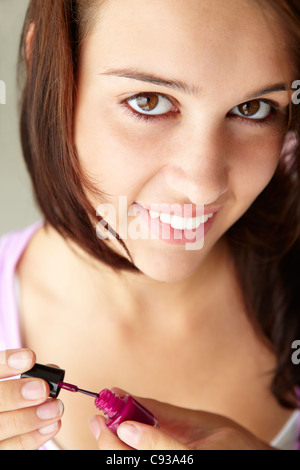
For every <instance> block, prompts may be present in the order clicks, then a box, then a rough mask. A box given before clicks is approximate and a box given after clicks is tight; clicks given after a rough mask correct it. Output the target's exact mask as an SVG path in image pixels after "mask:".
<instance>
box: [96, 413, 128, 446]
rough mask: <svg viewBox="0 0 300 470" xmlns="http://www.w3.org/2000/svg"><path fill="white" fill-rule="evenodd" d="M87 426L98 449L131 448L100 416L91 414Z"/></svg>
mask: <svg viewBox="0 0 300 470" xmlns="http://www.w3.org/2000/svg"><path fill="white" fill-rule="evenodd" d="M89 426H90V429H91V431H92V434H93V436H94V437H95V439H96V441H97V443H98V448H99V449H100V450H132V449H131V448H130V447H128V446H127V445H125V444H124V443H123V442H121V441H120V439H119V438H118V436H116V435H115V434H114V433H113V432H112V431H110V430H109V429H108V427H107V426H106V424H105V419H104V418H103V417H102V416H93V417H92V418H91V419H90V420H89Z"/></svg>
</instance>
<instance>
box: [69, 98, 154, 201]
mask: <svg viewBox="0 0 300 470" xmlns="http://www.w3.org/2000/svg"><path fill="white" fill-rule="evenodd" d="M110 114H111V113H109V112H106V110H105V107H101V105H99V106H98V107H97V108H95V105H94V104H91V103H90V106H89V103H88V100H86V102H85V103H84V106H82V107H80V106H78V108H77V112H76V117H75V143H76V148H77V151H78V155H79V160H80V163H81V165H82V166H83V168H84V169H85V170H86V171H87V172H88V174H89V175H91V176H92V177H93V179H94V180H95V181H96V183H97V185H98V186H99V189H100V190H103V191H104V192H107V193H109V194H112V195H116V194H122V195H129V194H130V192H134V191H135V192H136V191H139V189H141V188H142V187H143V185H145V184H146V182H147V180H149V179H150V178H151V177H152V176H153V175H154V174H155V171H156V170H155V169H154V165H153V163H154V160H153V156H154V155H159V153H158V152H159V146H158V145H157V150H156V149H155V148H154V147H155V146H154V145H153V140H152V141H151V142H150V140H148V139H147V137H145V136H142V135H138V134H137V133H136V132H135V133H134V134H133V132H132V128H131V129H126V127H124V126H118V125H116V119H115V118H114V117H113V116H110Z"/></svg>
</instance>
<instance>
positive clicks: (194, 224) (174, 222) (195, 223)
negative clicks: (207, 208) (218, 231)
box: [149, 211, 214, 230]
mask: <svg viewBox="0 0 300 470" xmlns="http://www.w3.org/2000/svg"><path fill="white" fill-rule="evenodd" d="M149 213H150V217H151V218H152V219H158V218H160V220H161V222H162V223H163V224H169V225H171V227H172V228H174V229H177V230H193V229H197V228H198V227H199V226H200V225H201V224H205V223H206V222H207V221H208V219H211V218H212V217H213V215H214V214H208V215H202V216H200V217H193V218H183V217H179V216H178V215H171V214H165V213H159V212H155V211H149Z"/></svg>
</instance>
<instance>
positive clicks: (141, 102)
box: [136, 95, 159, 111]
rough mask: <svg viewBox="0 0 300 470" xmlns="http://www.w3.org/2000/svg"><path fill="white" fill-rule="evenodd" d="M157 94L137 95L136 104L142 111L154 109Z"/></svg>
mask: <svg viewBox="0 0 300 470" xmlns="http://www.w3.org/2000/svg"><path fill="white" fill-rule="evenodd" d="M158 101H159V99H158V96H157V95H146V96H139V97H137V98H136V104H137V106H138V107H139V108H141V110H142V111H154V109H155V108H156V107H157V105H158Z"/></svg>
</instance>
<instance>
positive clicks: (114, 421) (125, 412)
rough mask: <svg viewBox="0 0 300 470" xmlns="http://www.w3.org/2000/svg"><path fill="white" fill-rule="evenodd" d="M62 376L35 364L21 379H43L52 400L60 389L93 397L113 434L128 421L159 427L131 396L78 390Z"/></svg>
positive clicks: (57, 371) (105, 390)
mask: <svg viewBox="0 0 300 470" xmlns="http://www.w3.org/2000/svg"><path fill="white" fill-rule="evenodd" d="M64 376H65V371H64V370H62V369H57V368H54V367H49V366H44V365H41V364H35V366H34V367H33V368H32V369H31V370H30V371H28V372H25V373H24V374H22V376H21V377H23V378H24V377H39V378H41V379H44V380H45V381H46V382H48V384H49V387H50V396H51V397H53V398H57V397H58V395H59V393H60V391H61V389H63V390H67V391H69V392H75V393H76V392H79V393H83V394H85V395H89V396H91V397H94V398H95V406H96V407H97V408H98V410H101V411H103V413H104V414H105V415H106V426H107V427H108V428H109V429H110V430H111V431H112V432H114V433H115V434H117V428H118V426H119V425H120V424H121V423H123V421H128V420H130V421H137V422H139V423H144V424H149V425H151V426H154V427H159V424H158V421H157V419H156V418H155V416H153V414H152V413H150V411H148V410H147V409H146V408H145V407H144V406H143V405H141V404H140V403H139V402H138V401H136V400H135V399H134V398H133V397H132V396H130V395H126V396H125V397H119V396H118V395H117V394H115V393H113V392H112V391H111V390H108V389H104V390H102V392H100V393H95V392H90V391H89V390H83V389H82V388H78V387H77V385H73V384H68V383H66V382H63V380H64Z"/></svg>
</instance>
